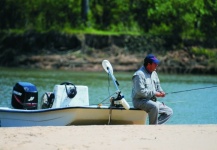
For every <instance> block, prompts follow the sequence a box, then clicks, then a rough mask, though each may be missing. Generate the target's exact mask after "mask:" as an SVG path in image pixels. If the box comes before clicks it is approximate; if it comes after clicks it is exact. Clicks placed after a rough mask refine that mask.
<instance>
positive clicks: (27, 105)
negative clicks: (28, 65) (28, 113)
mask: <svg viewBox="0 0 217 150" xmlns="http://www.w3.org/2000/svg"><path fill="white" fill-rule="evenodd" d="M11 105H12V106H13V107H14V108H16V109H37V107H38V91H37V89H36V87H35V85H33V84H32V83H29V82H18V83H16V84H15V86H14V88H13V91H12V99H11Z"/></svg>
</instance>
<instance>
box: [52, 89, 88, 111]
mask: <svg viewBox="0 0 217 150" xmlns="http://www.w3.org/2000/svg"><path fill="white" fill-rule="evenodd" d="M70 87H71V88H74V87H73V86H71V85H67V88H70ZM76 90H77V94H76V95H75V97H74V98H69V97H68V96H67V93H66V87H65V85H55V87H54V95H55V98H54V103H53V106H52V108H60V107H70V106H89V93H88V87H87V86H84V85H76Z"/></svg>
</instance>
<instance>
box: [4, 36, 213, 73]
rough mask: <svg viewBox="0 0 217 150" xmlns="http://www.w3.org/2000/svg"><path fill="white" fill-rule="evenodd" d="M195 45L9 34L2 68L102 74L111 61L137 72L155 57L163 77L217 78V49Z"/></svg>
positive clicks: (138, 38) (134, 38)
mask: <svg viewBox="0 0 217 150" xmlns="http://www.w3.org/2000/svg"><path fill="white" fill-rule="evenodd" d="M180 42H181V41H180ZM189 43H191V44H189ZM194 44H197V43H194V42H192V41H189V40H188V41H186V42H183V45H186V46H182V47H184V48H183V49H180V48H177V46H176V45H173V44H172V43H170V41H167V40H166V39H164V38H160V37H154V36H153V37H146V36H129V35H120V36H106V35H88V34H78V35H71V34H62V33H57V32H49V33H37V32H27V33H24V34H5V35H4V36H3V35H2V37H1V38H0V50H1V52H2V53H1V54H0V66H3V67H19V68H37V69H62V70H72V71H102V67H101V62H102V60H104V59H107V60H109V61H110V62H111V63H112V65H113V66H114V69H115V70H116V71H135V70H137V69H138V68H139V67H140V66H141V65H142V64H143V59H144V57H145V56H146V55H147V54H148V53H153V54H154V55H156V56H157V57H158V59H159V60H160V61H161V63H160V65H159V67H158V71H161V72H162V73H177V74H212V75H213V74H217V67H216V65H215V64H216V63H217V61H216V60H217V59H216V57H217V49H214V48H213V49H208V48H202V47H200V46H194ZM166 45H167V46H166Z"/></svg>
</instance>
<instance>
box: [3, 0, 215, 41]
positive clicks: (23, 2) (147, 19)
mask: <svg viewBox="0 0 217 150" xmlns="http://www.w3.org/2000/svg"><path fill="white" fill-rule="evenodd" d="M85 4H86V5H85ZM82 6H83V7H82ZM0 7H1V8H0V10H1V11H0V18H1V24H0V29H1V30H23V31H26V30H37V31H44V32H46V31H49V30H58V31H71V32H73V31H75V32H76V31H77V32H78V31H81V30H82V31H83V30H84V31H86V32H88V31H90V32H92V31H105V32H112V33H114V32H115V33H117V32H118V33H120V34H123V33H125V34H126V33H131V34H132V33H133V34H138V33H139V34H152V35H165V36H171V37H176V38H193V39H195V38H197V39H200V38H205V39H208V40H209V39H210V38H211V37H212V39H214V40H216V38H217V30H216V28H217V17H216V15H217V2H216V1H215V0H139V1H133V0H117V1H111V0H103V1H102V0H89V1H88V0H80V1H79V0H34V1H31V0H17V1H14V0H1V1H0Z"/></svg>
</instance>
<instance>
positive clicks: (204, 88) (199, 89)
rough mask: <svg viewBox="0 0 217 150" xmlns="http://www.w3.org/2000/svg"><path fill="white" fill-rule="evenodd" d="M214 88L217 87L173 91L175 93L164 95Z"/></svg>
mask: <svg viewBox="0 0 217 150" xmlns="http://www.w3.org/2000/svg"><path fill="white" fill-rule="evenodd" d="M214 87H217V85H214V86H208V87H201V88H195V89H189V90H183V91H175V92H170V93H166V94H175V93H182V92H189V91H195V90H202V89H208V88H214Z"/></svg>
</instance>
